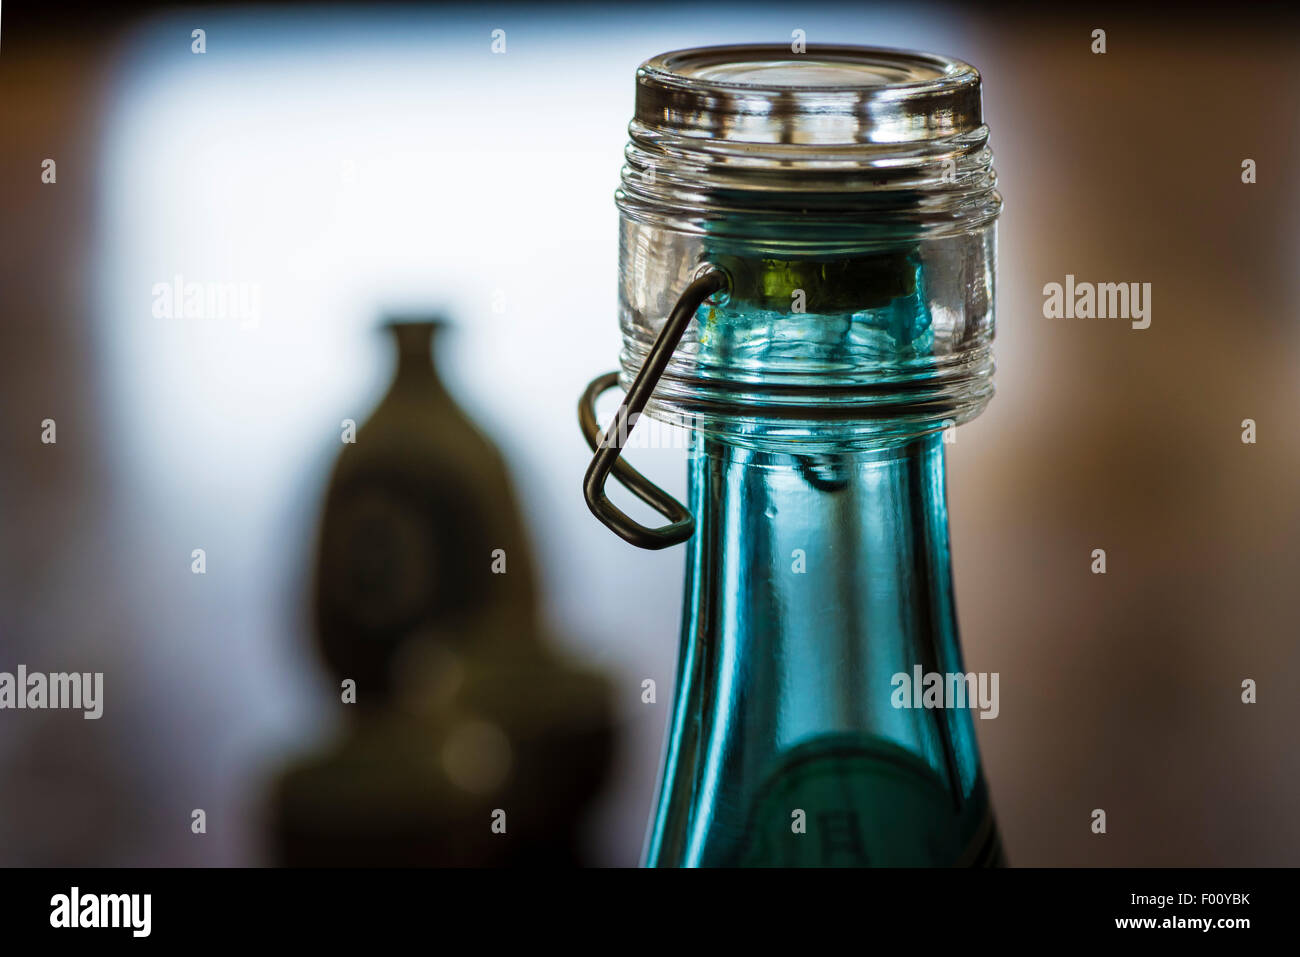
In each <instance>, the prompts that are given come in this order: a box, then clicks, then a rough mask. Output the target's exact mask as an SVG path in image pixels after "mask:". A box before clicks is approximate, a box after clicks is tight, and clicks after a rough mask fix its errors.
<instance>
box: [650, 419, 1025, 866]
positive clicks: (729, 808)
mask: <svg viewBox="0 0 1300 957" xmlns="http://www.w3.org/2000/svg"><path fill="white" fill-rule="evenodd" d="M795 448H797V446H795ZM943 460H944V456H943V442H942V437H941V435H940V434H938V433H931V434H929V435H926V436H922V437H919V438H916V439H914V440H912V441H910V442H907V443H904V444H901V445H897V446H894V447H892V448H888V449H882V450H879V451H865V452H845V453H843V454H820V455H815V456H807V455H801V454H796V453H795V452H794V451H791V452H789V453H785V452H776V451H757V450H753V449H748V448H742V447H739V446H737V445H734V444H730V443H728V442H725V441H722V440H720V439H717V438H710V437H705V436H700V435H697V436H696V437H695V439H694V440H693V447H692V449H691V453H690V461H689V470H690V481H689V484H690V507H691V510H692V512H693V513H694V514H695V516H696V521H697V529H696V532H695V535H694V537H693V538H692V539H691V541H690V542H689V543H688V545H687V547H688V548H689V549H690V553H689V557H688V560H687V571H686V601H685V606H684V615H683V626H682V637H681V648H680V656H679V661H678V677H677V688H676V694H675V700H674V703H673V710H672V714H671V717H670V719H669V727H668V736H667V742H666V746H665V759H664V762H665V763H664V769H663V774H662V776H661V782H662V783H661V792H660V795H659V798H658V804H657V808H656V811H655V814H654V816H653V819H652V822H651V827H650V832H649V835H648V838H647V848H646V862H647V863H648V864H649V865H651V866H699V865H704V866H709V865H744V864H757V865H802V864H808V865H835V864H843V865H876V864H881V865H954V864H972V863H974V864H979V863H993V862H996V860H997V859H998V857H999V854H1000V851H999V848H998V842H997V835H996V830H995V828H994V826H993V822H992V817H991V814H990V811H989V805H988V800H987V796H986V793H985V786H984V781H983V778H982V774H981V771H980V764H979V757H978V753H977V749H976V743H975V737H974V734H973V726H972V722H971V712H970V710H969V709H967V708H949V709H933V708H914V707H898V706H896V705H897V703H898V699H899V696H898V695H897V694H895V692H896V689H897V684H896V682H895V676H896V675H898V674H906V675H908V676H911V675H913V674H914V673H916V672H915V669H916V666H918V665H919V666H920V668H921V672H922V673H931V672H938V673H960V672H962V671H963V667H962V661H961V653H960V649H959V645H958V637H957V625H956V619H955V614H954V607H953V596H952V583H951V572H950V562H949V550H948V523H947V508H946V504H945V491H944V464H943ZM907 703H908V704H910V700H909V701H908V702H907Z"/></svg>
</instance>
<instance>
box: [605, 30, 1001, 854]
mask: <svg viewBox="0 0 1300 957" xmlns="http://www.w3.org/2000/svg"><path fill="white" fill-rule="evenodd" d="M629 131H630V136H631V142H630V144H629V145H628V148H627V151H626V158H627V163H626V165H625V167H624V169H623V174H622V184H621V187H620V189H619V190H618V193H617V202H618V207H619V210H620V214H621V216H620V256H621V275H620V283H619V308H620V323H621V328H622V332H623V340H624V348H623V352H622V356H621V371H620V374H619V377H618V379H619V382H620V383H621V384H622V385H623V386H624V387H625V388H627V389H628V390H629V397H628V400H626V401H625V405H624V408H622V409H620V413H619V417H618V418H616V420H615V422H614V423H613V424H612V425H611V426H610V428H609V430H608V431H607V433H606V434H605V435H604V436H603V439H602V441H601V444H600V450H599V451H598V453H597V458H596V461H595V462H593V466H592V470H591V472H589V474H588V483H587V487H586V491H587V496H588V502H589V504H590V505H591V506H592V509H593V511H594V512H596V514H597V515H598V517H601V519H602V520H603V521H606V523H607V524H609V525H610V526H611V528H614V529H615V530H616V531H618V532H619V534H620V535H623V537H625V538H627V539H628V540H629V541H633V542H634V543H636V544H640V545H645V546H647V547H661V546H663V545H666V544H671V543H673V542H675V541H680V540H688V541H689V544H688V546H687V547H688V557H687V562H686V597H685V603H684V608H683V615H682V636H681V646H680V652H679V661H678V676H677V685H676V691H675V695H674V701H673V705H672V711H671V714H670V718H669V725H668V732H667V739H666V743H665V754H664V763H663V771H662V775H661V784H660V793H659V798H658V802H657V805H656V809H655V812H654V817H653V820H652V821H651V825H650V829H649V834H648V838H647V846H646V863H647V864H649V865H651V866H696V865H705V866H707V865H783V866H795V865H905V866H912V865H939V866H948V865H991V864H998V863H1001V861H1002V854H1001V846H1000V841H999V838H998V833H997V828H996V825H995V823H994V820H993V815H992V811H991V807H990V803H989V798H988V794H987V789H986V786H985V782H984V777H983V772H982V770H981V767H980V760H979V754H978V750H977V746H976V741H975V735H974V729H973V722H972V714H971V710H972V706H974V705H975V704H976V702H977V700H978V692H977V689H978V688H979V685H978V679H977V677H976V676H972V677H973V678H975V679H976V680H975V681H974V682H973V683H969V684H968V683H967V681H966V679H965V678H963V677H961V676H963V675H964V674H965V672H964V667H963V663H962V658H961V650H960V646H959V640H958V632H957V622H956V616H955V612H954V606H953V593H952V580H951V570H950V560H949V546H948V522H947V507H946V501H945V475H944V449H943V445H944V443H943V433H944V430H945V429H947V428H949V427H952V426H955V425H957V424H960V423H962V422H965V421H968V420H969V419H971V418H973V417H974V416H975V415H977V414H978V413H979V412H980V411H981V410H982V409H983V408H984V406H985V405H986V404H987V402H988V400H989V398H990V397H991V395H992V372H993V362H992V355H991V348H990V347H991V342H992V336H993V277H994V272H995V220H996V218H997V215H998V212H999V210H1000V207H1001V198H1000V197H999V196H998V194H997V192H996V190H995V185H996V178H995V175H994V172H993V169H992V155H991V153H990V151H989V148H988V128H987V127H986V126H985V125H984V123H983V119H982V111H981V104H980V77H979V74H978V72H977V71H976V70H975V69H974V68H972V67H970V66H969V65H967V64H965V63H961V62H959V61H956V60H952V59H948V58H944V57H938V56H932V55H928V54H919V53H908V52H903V51H894V50H881V49H870V48H862V47H838V46H836V47H817V46H810V47H808V49H807V51H806V52H804V53H791V51H790V50H789V49H788V48H785V47H779V46H733V47H714V48H703V49H696V50H685V51H679V52H676V53H669V54H664V55H662V56H659V57H655V58H653V59H651V60H649V61H647V62H646V63H644V64H643V65H642V66H641V68H640V69H639V70H638V72H637V95H636V111H635V118H634V119H633V121H632V123H631V125H630V127H629ZM683 290H686V292H685V293H683ZM679 297H681V298H680V300H679ZM706 297H707V298H706ZM675 303H677V307H676V309H674V304H675ZM674 317H681V321H680V322H679V321H678V319H677V318H674ZM678 336H680V339H677V338H676V337H678ZM612 380H613V376H612V375H611V376H609V377H606V378H605V379H604V380H597V381H596V382H595V383H593V388H592V389H589V390H588V396H586V397H584V402H585V403H587V404H588V405H589V404H590V403H591V402H594V393H595V392H596V391H599V390H600V389H601V388H603V387H604V386H605V385H608V384H612ZM649 390H653V392H652V393H651V392H650V391H649ZM643 404H644V408H645V410H646V412H648V414H650V415H652V416H654V417H657V418H660V419H662V420H665V421H674V422H679V423H683V424H685V425H687V426H688V427H689V428H690V429H691V436H692V438H691V448H690V453H689V466H688V468H689V503H688V506H687V508H688V510H689V514H687V510H686V509H682V508H681V506H679V505H677V503H673V502H672V500H671V499H668V498H667V496H666V495H664V493H662V492H660V491H659V490H657V489H653V487H648V483H647V482H646V481H645V480H644V479H643V478H641V477H640V476H639V475H636V474H635V473H631V472H630V466H628V465H627V463H625V462H622V461H619V460H618V458H617V457H618V454H619V449H620V448H621V446H622V445H623V444H624V443H625V442H626V433H627V430H628V429H629V428H630V427H632V426H634V425H635V415H636V414H637V413H639V412H640V411H641V406H642V405H643ZM593 423H594V415H593V414H591V413H585V418H584V425H585V427H587V431H588V438H589V441H592V442H593V447H596V440H597V438H599V435H598V433H597V432H596V430H595V428H594V424H593ZM611 467H612V468H613V470H614V474H615V475H616V476H617V477H619V478H620V479H622V480H623V481H624V482H625V484H628V485H629V487H630V488H632V489H633V490H634V491H636V492H637V494H639V495H640V496H641V497H642V498H644V499H645V500H646V501H648V502H650V503H651V504H654V505H656V507H658V508H659V509H660V511H662V512H663V513H664V514H665V515H667V516H669V517H670V518H673V519H676V521H675V523H674V524H673V525H671V526H669V527H667V528H665V529H660V530H649V529H644V528H640V527H639V526H638V524H637V523H635V522H633V521H632V520H631V519H629V518H628V517H627V516H625V515H622V514H621V513H619V512H617V510H616V509H614V507H613V506H612V504H611V503H610V502H609V500H608V498H607V497H605V496H604V493H603V492H602V491H601V489H600V486H601V484H602V483H603V479H604V474H605V472H607V471H608V470H609V468H611ZM692 516H693V520H692ZM931 675H937V676H938V677H939V681H940V682H941V685H940V694H939V696H938V697H937V698H934V699H929V698H926V699H923V697H922V696H921V694H920V687H919V684H918V688H917V691H916V693H915V694H914V693H913V691H912V688H911V685H912V684H913V683H917V682H918V679H920V680H921V683H924V682H926V681H929V680H931V679H930V678H929V676H931ZM944 687H948V688H951V689H952V690H953V691H957V690H960V691H962V692H966V691H969V692H970V693H971V696H972V698H973V699H975V700H966V701H962V700H961V699H960V697H959V696H958V697H955V698H954V697H952V696H950V697H948V698H945V697H944V696H943V693H942V692H943V688H944ZM992 687H993V688H994V689H996V685H992ZM984 688H985V690H987V688H988V684H986V685H985V686H984ZM935 701H937V702H938V703H939V704H941V705H942V704H946V705H947V706H942V707H934V706H929V705H933V704H934V703H935ZM918 705H920V706H919V707H918Z"/></svg>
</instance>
